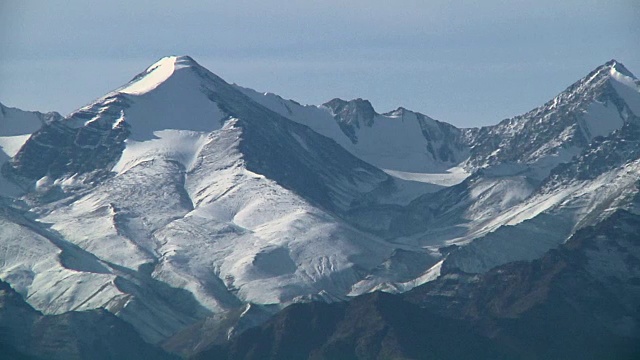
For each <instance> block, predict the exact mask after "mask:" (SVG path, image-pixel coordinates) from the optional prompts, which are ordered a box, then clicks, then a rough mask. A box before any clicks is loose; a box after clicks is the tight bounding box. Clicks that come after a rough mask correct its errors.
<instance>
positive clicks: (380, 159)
mask: <svg viewBox="0 0 640 360" xmlns="http://www.w3.org/2000/svg"><path fill="white" fill-rule="evenodd" d="M638 104H640V84H639V82H638V80H637V79H636V78H635V77H634V76H633V75H632V74H631V73H630V72H629V71H628V70H627V69H625V68H624V67H623V66H622V65H621V64H619V63H618V62H616V61H611V62H608V63H606V64H604V65H602V66H600V67H598V68H596V69H595V70H594V71H592V72H591V73H589V74H588V75H587V76H586V77H584V78H583V79H581V80H579V81H578V82H576V83H575V84H573V85H571V86H570V87H568V88H567V89H566V90H565V91H563V92H562V93H560V94H559V95H558V96H556V97H555V98H554V99H552V100H551V101H549V102H547V103H546V104H544V105H542V106H540V107H538V108H536V109H533V110H531V111H530V112H528V113H526V114H523V115H519V116H516V117H513V118H511V119H507V120H504V121H502V122H500V123H498V124H497V125H494V126H488V127H483V128H479V129H478V128H474V129H460V128H457V127H455V126H453V125H450V124H448V123H445V122H442V121H439V120H436V119H433V118H431V117H429V116H427V115H424V114H421V113H418V112H414V111H411V110H408V109H404V108H398V109H397V110H395V111H391V112H388V113H383V114H380V113H377V112H376V111H375V110H374V107H373V105H372V104H371V103H370V102H369V101H367V100H363V99H355V100H341V99H334V100H331V101H329V102H327V103H325V104H323V105H319V106H314V105H301V104H300V103H297V102H295V101H293V100H286V99H283V98H281V97H280V96H278V95H275V94H272V93H261V92H257V91H254V90H251V89H247V88H243V87H241V86H238V85H233V84H229V83H227V82H226V81H224V80H223V79H221V78H220V77H218V76H217V75H215V74H213V73H211V72H210V71H209V70H207V69H205V68H204V67H202V66H200V65H199V64H198V63H196V62H195V61H194V60H193V59H192V58H190V57H188V56H170V57H165V58H163V59H161V60H159V61H158V62H156V63H154V64H153V65H151V66H150V67H148V68H147V69H146V70H144V71H143V72H141V73H140V74H139V75H137V76H135V77H134V78H133V79H132V80H131V81H130V82H129V83H127V84H125V85H124V86H122V87H120V88H118V89H115V90H114V91H112V92H109V93H108V94H106V95H105V96H103V97H101V98H99V99H96V100H95V101H93V102H91V103H90V104H88V105H87V106H84V107H82V108H80V109H78V110H77V111H75V112H73V113H71V114H70V115H69V116H67V117H66V118H63V117H61V116H59V115H56V114H40V113H26V112H21V111H19V110H17V109H10V108H7V107H4V106H0V110H2V113H1V114H0V115H2V117H0V121H2V122H7V124H9V123H10V124H13V125H11V126H14V125H15V126H16V129H18V130H20V131H13V130H11V129H13V128H12V127H11V126H9V127H0V135H1V136H0V146H1V147H2V150H3V153H2V154H0V156H3V157H2V158H0V160H2V162H3V163H4V165H3V167H2V178H1V181H0V187H1V190H2V192H0V194H1V195H2V196H3V197H0V246H1V247H0V254H4V258H2V260H3V261H1V262H0V264H1V265H0V280H2V281H5V282H7V283H9V284H11V286H12V287H13V288H14V289H15V290H16V291H17V292H18V293H19V294H21V295H22V296H23V297H24V298H25V299H27V301H28V303H29V304H30V305H31V306H33V307H34V308H35V309H37V310H39V311H41V312H43V313H44V314H48V315H51V314H53V315H55V314H63V313H66V312H69V311H76V310H77V311H83V310H91V309H98V308H104V309H106V310H107V311H109V312H111V313H113V314H115V315H117V316H118V317H120V318H121V319H122V320H124V321H126V322H128V323H129V324H131V325H132V326H133V327H134V328H135V329H136V330H137V331H138V332H139V333H140V334H141V335H142V337H143V338H144V339H145V340H147V341H149V342H153V343H159V342H161V341H164V340H166V339H168V338H170V337H172V336H173V335H174V334H176V333H177V334H178V335H176V336H177V337H174V338H172V339H171V341H170V343H171V344H173V345H172V346H175V348H179V349H182V350H181V351H183V350H184V351H186V352H189V351H192V350H193V349H191V350H190V347H191V346H196V347H197V346H199V345H198V344H205V343H207V340H206V339H200V338H197V339H191V340H190V342H189V344H191V345H185V344H184V343H181V341H180V339H181V338H180V334H182V335H181V336H183V337H184V336H187V337H192V335H193V333H194V332H196V333H198V334H213V335H212V336H213V338H215V339H225V338H226V337H228V336H230V335H229V334H236V333H238V332H241V330H242V329H244V328H246V327H247V326H249V325H252V324H257V323H258V322H260V321H263V320H264V319H265V318H267V317H268V316H269V315H271V314H273V313H274V312H276V311H278V310H279V309H281V308H283V307H285V306H287V305H289V304H292V303H298V302H308V301H316V300H317V301H324V302H335V301H342V300H347V299H349V298H351V297H354V296H358V295H361V294H365V293H369V292H372V291H375V290H384V291H387V292H405V291H408V290H410V289H412V288H415V287H417V286H420V285H422V284H424V283H428V282H431V281H434V280H435V279H437V278H439V277H447V276H448V277H455V276H456V274H459V273H464V274H472V273H485V272H487V271H490V269H491V268H493V267H495V266H501V265H504V264H507V263H510V262H513V261H521V260H527V261H529V260H534V259H537V258H540V257H542V256H543V255H544V254H545V253H547V252H548V251H549V250H550V249H553V248H556V247H558V246H559V245H561V244H563V243H564V242H566V241H567V240H568V239H570V238H571V237H572V236H574V235H575V234H577V233H580V232H581V231H583V229H585V228H588V227H591V226H598V225H599V224H600V223H602V222H603V221H606V220H607V219H608V218H609V217H610V216H611V214H615V213H619V212H618V211H619V210H620V211H627V212H630V213H633V212H634V211H636V212H637V201H636V200H635V199H636V198H637V197H638V196H640V195H639V193H640V190H639V189H638V187H637V174H638V171H639V169H640V160H639V159H638V154H639V152H638V151H636V150H635V145H634V144H636V143H637V142H638V141H639V140H638V139H636V138H637V134H638V133H640V132H639V131H638V128H639V125H640V122H639V121H638V114H640V111H639V108H638ZM16 119H17V120H20V119H27V120H28V121H27V122H24V125H25V126H24V127H21V126H18V125H16V124H17V122H16V121H15V120H16ZM0 125H3V126H4V124H0ZM27 125H28V126H27ZM3 129H4V130H3ZM7 129H9V130H11V131H9V130H7ZM5 130H7V131H5ZM3 131H4V132H3ZM9 185H10V186H11V191H5V190H8V189H9ZM629 218H634V217H633V216H630V217H629ZM625 244H627V243H626V242H625ZM629 247H630V248H631V247H632V245H629ZM634 251H635V250H634ZM469 276H470V277H473V276H474V275H469ZM470 281H471V280H470ZM381 299H382V300H381V301H382V302H381V303H379V304H382V305H384V304H386V301H387V300H385V299H386V298H381ZM375 303H376V304H378V302H377V300H376V301H375ZM390 303H394V302H393V301H392V302H390ZM376 306H377V305H376ZM340 308H341V307H336V309H340ZM249 309H250V310H251V311H249ZM340 311H342V310H340ZM382 313H384V314H386V313H387V312H386V311H383V312H382ZM425 316H426V315H425ZM425 318H429V316H427V317H425ZM365 320H366V319H365ZM214 323H215V324H214ZM212 324H213V325H212ZM190 326H195V328H197V329H201V330H198V331H194V330H193V329H194V328H191V327H190ZM185 328H189V329H190V330H189V329H187V330H185V331H190V332H187V333H181V331H182V330H184V329H185ZM185 334H190V335H185ZM203 336H204V335H203ZM479 343H482V341H479Z"/></svg>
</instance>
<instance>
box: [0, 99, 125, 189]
mask: <svg viewBox="0 0 640 360" xmlns="http://www.w3.org/2000/svg"><path fill="white" fill-rule="evenodd" d="M126 106H127V100H126V98H125V97H124V95H120V94H118V95H114V96H112V97H110V98H106V99H105V100H104V101H103V102H100V103H96V104H95V105H93V106H92V107H90V108H87V109H82V110H79V111H77V112H76V113H74V114H72V115H71V116H70V118H68V119H58V120H56V121H51V122H49V123H47V124H45V125H44V126H43V127H42V128H41V129H40V130H38V131H36V132H35V133H34V134H33V135H32V136H31V137H30V138H29V140H27V142H26V143H25V144H24V146H23V147H22V149H21V150H20V151H19V152H18V153H17V154H16V156H15V157H14V158H13V159H12V160H11V162H10V163H9V166H8V168H6V169H4V172H5V174H7V175H9V176H10V177H16V176H17V177H20V178H25V179H27V180H37V179H40V178H41V177H43V176H45V175H49V176H51V177H52V178H54V179H55V178H59V177H61V176H63V175H65V174H75V173H87V172H90V171H94V170H103V169H108V168H110V167H111V166H113V165H114V164H115V163H116V162H117V161H118V159H119V158H120V155H121V154H122V151H123V150H124V140H125V139H126V138H127V136H129V129H128V125H127V124H126V123H125V122H124V121H122V122H118V118H119V117H120V115H121V110H122V109H123V108H125V107H126ZM77 123H80V124H82V123H84V124H82V125H76V124H77Z"/></svg>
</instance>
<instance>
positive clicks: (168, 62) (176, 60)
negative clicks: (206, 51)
mask: <svg viewBox="0 0 640 360" xmlns="http://www.w3.org/2000/svg"><path fill="white" fill-rule="evenodd" d="M199 66H200V64H198V63H197V62H196V61H195V60H193V58H192V57H191V56H188V55H181V56H176V55H171V56H165V57H163V58H162V59H160V60H158V61H156V62H155V63H153V65H151V66H149V67H148V68H147V70H146V71H145V72H146V73H149V72H151V71H154V70H155V69H158V68H165V67H166V68H173V69H178V68H184V67H199Z"/></svg>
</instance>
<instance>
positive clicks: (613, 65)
mask: <svg viewBox="0 0 640 360" xmlns="http://www.w3.org/2000/svg"><path fill="white" fill-rule="evenodd" d="M604 66H605V67H608V68H610V69H611V70H613V71H615V72H617V73H620V74H622V75H624V76H628V77H630V78H633V79H635V78H636V77H635V76H634V75H633V74H632V73H631V71H629V70H628V69H627V68H626V67H625V66H624V65H623V64H622V63H621V62H619V61H617V60H615V59H611V60H609V61H607V62H606V63H605V64H604Z"/></svg>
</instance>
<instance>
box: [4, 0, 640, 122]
mask: <svg viewBox="0 0 640 360" xmlns="http://www.w3.org/2000/svg"><path fill="white" fill-rule="evenodd" d="M179 3H180V2H178V1H159V0H155V1H140V0H135V1H114V0H109V1H86V0H66V1H54V0H50V1H25V0H17V1H13V0H0V102H2V103H3V104H5V105H8V106H14V107H20V108H23V109H28V110H41V111H50V110H56V111H60V112H62V113H65V114H66V113H69V112H70V111H72V110H74V109H76V108H78V107H80V106H82V105H84V104H86V103H87V102H90V101H91V100H93V99H95V98H97V97H99V96H101V95H103V94H105V93H106V92H108V91H109V90H112V89H114V88H116V87H118V86H120V85H122V84H124V83H126V82H127V81H129V80H130V79H131V78H132V77H133V76H134V75H136V74H137V73H139V72H141V71H143V70H144V69H145V68H146V67H147V66H148V65H150V64H151V63H153V62H155V61H156V60H157V59H158V58H160V57H162V56H165V55H172V54H176V55H182V54H188V55H191V56H192V57H194V58H195V59H196V61H198V62H199V63H200V64H202V65H203V66H205V67H207V68H208V69H209V70H211V71H213V72H214V73H216V74H218V75H219V76H221V77H222V78H224V79H225V80H227V81H228V82H231V83H233V82H235V83H238V84H240V85H242V86H246V87H250V88H253V89H256V90H259V91H271V92H275V93H277V94H279V95H281V96H283V97H285V98H292V99H295V100H297V101H299V102H301V103H306V104H321V103H323V102H325V101H327V100H330V99H332V98H334V97H340V98H344V99H351V98H357V97H361V98H365V99H369V100H370V101H371V102H372V104H373V106H374V108H375V109H376V110H377V111H378V112H386V111H389V110H392V109H395V108H397V107H398V106H404V107H406V108H409V109H412V110H416V111H420V112H422V113H424V114H427V115H429V116H431V117H434V118H436V119H440V120H444V121H448V122H451V123H453V124H456V125H459V126H478V125H485V124H493V123H496V122H497V121H499V120H501V119H503V118H506V117H510V116H513V115H517V114H519V113H523V112H525V111H528V110H530V109H531V108H533V107H535V106H538V105H541V104H542V103H544V102H545V101H547V100H549V99H550V98H552V97H553V96H554V95H555V94H557V93H558V92H560V91H562V90H563V89H564V88H565V87H567V86H568V85H570V84H571V83H572V82H574V81H576V80H578V79H579V78H581V77H582V76H584V75H586V74H587V73H588V72H589V71H591V70H592V69H593V68H595V67H596V66H598V65H600V64H602V63H604V62H606V61H607V60H609V59H611V58H615V59H617V60H619V61H621V62H623V63H624V64H625V65H626V66H627V67H628V68H629V70H631V71H632V72H635V73H636V74H637V75H640V55H639V54H640V1H638V0H610V1H607V0H598V1H595V0H593V1H592V0H563V1H558V0H552V1H551V0H538V1H517V0H512V1H491V0H484V1H454V0H450V1H444V0H443V1H427V0H422V1H398V0H396V1H379V0H367V1H348V2H346V1H344V0H343V1H334V0H325V1H310V0H306V1H291V0H288V1H285V0H280V1H271V0H262V1H242V0H233V1H232V0H225V1H185V2H182V3H186V4H188V5H182V4H179Z"/></svg>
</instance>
